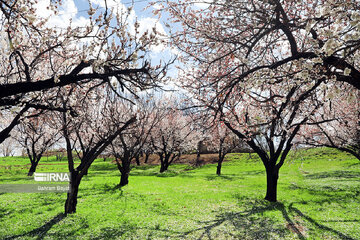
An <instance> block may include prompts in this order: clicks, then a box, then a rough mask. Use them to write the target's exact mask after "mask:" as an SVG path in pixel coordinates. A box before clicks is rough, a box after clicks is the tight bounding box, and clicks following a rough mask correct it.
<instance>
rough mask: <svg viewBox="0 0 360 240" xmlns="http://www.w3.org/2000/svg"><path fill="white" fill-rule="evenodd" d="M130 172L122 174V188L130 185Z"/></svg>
mask: <svg viewBox="0 0 360 240" xmlns="http://www.w3.org/2000/svg"><path fill="white" fill-rule="evenodd" d="M129 172H130V170H129V171H123V172H121V177H120V184H119V186H120V187H123V186H125V185H128V184H129Z"/></svg>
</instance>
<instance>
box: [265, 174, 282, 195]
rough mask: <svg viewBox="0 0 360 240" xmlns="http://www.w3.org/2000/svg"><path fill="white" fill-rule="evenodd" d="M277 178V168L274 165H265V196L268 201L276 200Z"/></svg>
mask: <svg viewBox="0 0 360 240" xmlns="http://www.w3.org/2000/svg"><path fill="white" fill-rule="evenodd" d="M278 178H279V169H277V168H276V167H266V184H267V186H266V196H265V199H266V200H268V201H269V202H276V201H277V198H276V195H277V182H278Z"/></svg>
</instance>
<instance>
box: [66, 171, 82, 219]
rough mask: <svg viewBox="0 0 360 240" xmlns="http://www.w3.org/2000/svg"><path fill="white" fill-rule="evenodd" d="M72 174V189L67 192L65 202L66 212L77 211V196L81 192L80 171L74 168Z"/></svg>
mask: <svg viewBox="0 0 360 240" xmlns="http://www.w3.org/2000/svg"><path fill="white" fill-rule="evenodd" d="M70 174H71V179H70V190H69V192H68V193H67V199H66V202H65V214H71V213H75V212H76V205H77V196H78V192H79V185H80V182H81V178H82V176H81V175H79V172H78V171H76V170H74V171H73V172H71V173H70Z"/></svg>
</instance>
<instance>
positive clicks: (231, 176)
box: [205, 173, 245, 181]
mask: <svg viewBox="0 0 360 240" xmlns="http://www.w3.org/2000/svg"><path fill="white" fill-rule="evenodd" d="M205 178H206V180H208V181H213V180H219V179H221V180H228V181H234V180H238V179H245V178H244V177H241V176H238V175H235V174H221V175H216V174H215V173H214V174H209V175H207V176H205Z"/></svg>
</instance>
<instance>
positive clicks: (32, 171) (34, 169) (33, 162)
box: [27, 161, 39, 176]
mask: <svg viewBox="0 0 360 240" xmlns="http://www.w3.org/2000/svg"><path fill="white" fill-rule="evenodd" d="M38 163H39V162H38V161H32V162H31V166H30V169H29V172H28V174H27V175H28V176H32V175H33V174H34V172H35V171H36V167H37V166H38Z"/></svg>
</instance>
